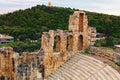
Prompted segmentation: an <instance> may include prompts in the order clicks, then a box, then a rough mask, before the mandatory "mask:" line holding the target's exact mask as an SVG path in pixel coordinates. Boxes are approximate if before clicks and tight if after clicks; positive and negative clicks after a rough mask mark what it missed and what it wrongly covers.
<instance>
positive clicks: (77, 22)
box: [0, 11, 96, 80]
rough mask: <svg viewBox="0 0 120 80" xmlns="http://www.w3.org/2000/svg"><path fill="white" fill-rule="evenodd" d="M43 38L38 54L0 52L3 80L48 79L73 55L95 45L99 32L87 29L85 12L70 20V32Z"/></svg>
mask: <svg viewBox="0 0 120 80" xmlns="http://www.w3.org/2000/svg"><path fill="white" fill-rule="evenodd" d="M41 39H42V42H41V44H42V45H41V50H40V51H39V52H37V53H32V54H30V53H29V54H27V53H25V54H23V55H22V56H19V55H17V54H16V53H14V52H13V50H12V49H9V48H7V49H4V50H3V51H2V50H0V78H2V79H3V80H37V79H41V78H45V77H47V76H49V75H50V74H51V73H53V72H54V71H56V69H57V68H58V67H59V66H61V65H62V64H63V63H64V62H65V61H66V60H68V59H69V58H71V57H72V55H74V54H75V53H77V52H81V51H84V50H86V49H87V48H88V47H89V46H92V45H94V43H95V39H96V29H95V28H93V27H89V26H88V20H87V16H86V15H85V13H84V12H83V11H75V12H74V13H73V15H70V18H69V30H65V31H64V30H57V31H54V30H50V31H49V32H43V34H42V38H41ZM8 64H9V65H8ZM5 66H6V67H5ZM8 71H9V73H8Z"/></svg>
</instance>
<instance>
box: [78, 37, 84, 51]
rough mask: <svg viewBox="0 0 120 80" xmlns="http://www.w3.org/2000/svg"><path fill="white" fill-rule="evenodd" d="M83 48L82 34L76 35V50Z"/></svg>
mask: <svg viewBox="0 0 120 80" xmlns="http://www.w3.org/2000/svg"><path fill="white" fill-rule="evenodd" d="M82 49H83V36H82V35H79V37H78V50H79V51H81V50H82Z"/></svg>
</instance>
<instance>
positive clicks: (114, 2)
mask: <svg viewBox="0 0 120 80" xmlns="http://www.w3.org/2000/svg"><path fill="white" fill-rule="evenodd" d="M49 1H50V2H51V3H52V5H53V6H59V7H70V8H76V9H80V10H87V11H91V12H98V13H105V14H110V15H118V16H120V0H0V14H4V13H8V12H13V11H15V10H19V9H26V8H31V7H33V6H36V5H42V4H44V5H47V4H48V2H49Z"/></svg>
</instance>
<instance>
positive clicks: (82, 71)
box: [45, 53, 120, 80]
mask: <svg viewBox="0 0 120 80" xmlns="http://www.w3.org/2000/svg"><path fill="white" fill-rule="evenodd" d="M45 80H120V74H119V73H118V72H117V71H116V70H114V69H113V68H111V67H110V66H109V65H107V64H104V63H103V62H101V61H99V60H96V59H94V58H92V57H89V56H86V55H83V54H80V53H77V54H75V55H74V56H73V57H72V58H71V59H70V60H68V61H67V62H66V63H65V64H63V65H62V66H61V67H59V68H58V69H57V71H56V72H54V73H53V74H51V75H50V76H48V77H47V78H46V79H45Z"/></svg>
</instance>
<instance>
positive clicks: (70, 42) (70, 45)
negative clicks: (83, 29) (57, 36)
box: [67, 35, 73, 51]
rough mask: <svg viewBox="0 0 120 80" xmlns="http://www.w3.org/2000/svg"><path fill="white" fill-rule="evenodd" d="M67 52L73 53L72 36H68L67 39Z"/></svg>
mask: <svg viewBox="0 0 120 80" xmlns="http://www.w3.org/2000/svg"><path fill="white" fill-rule="evenodd" d="M67 51H73V36H72V35H69V36H68V37H67Z"/></svg>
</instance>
